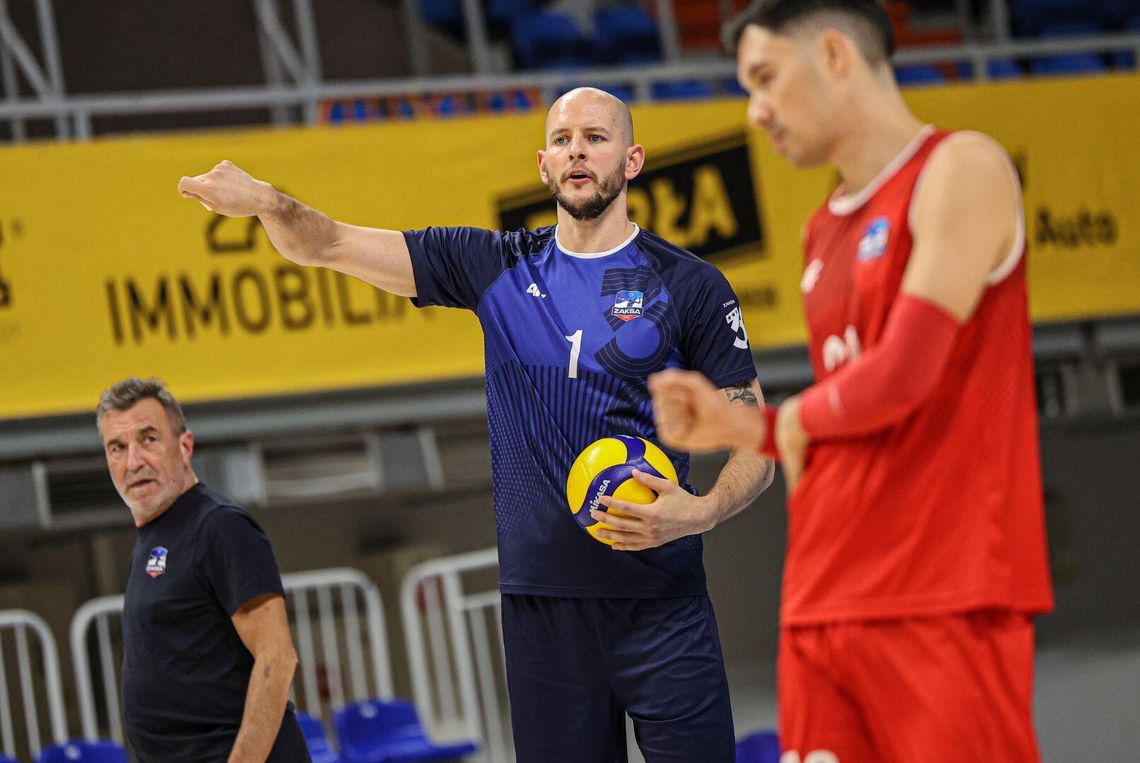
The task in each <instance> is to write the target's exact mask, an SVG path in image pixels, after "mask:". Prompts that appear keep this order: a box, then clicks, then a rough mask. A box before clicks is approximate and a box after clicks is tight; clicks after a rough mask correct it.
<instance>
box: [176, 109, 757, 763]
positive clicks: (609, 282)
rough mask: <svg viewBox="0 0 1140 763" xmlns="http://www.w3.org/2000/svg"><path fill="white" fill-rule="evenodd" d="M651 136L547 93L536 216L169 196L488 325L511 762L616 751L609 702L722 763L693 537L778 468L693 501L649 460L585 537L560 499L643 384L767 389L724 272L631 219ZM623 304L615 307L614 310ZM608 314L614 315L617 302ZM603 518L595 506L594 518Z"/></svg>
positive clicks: (680, 458)
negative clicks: (465, 216)
mask: <svg viewBox="0 0 1140 763" xmlns="http://www.w3.org/2000/svg"><path fill="white" fill-rule="evenodd" d="M644 161H645V151H644V150H643V148H642V147H641V146H639V145H637V144H636V143H634V141H633V123H632V119H631V117H630V113H629V110H628V109H627V108H626V106H625V104H623V103H622V102H621V101H619V100H617V99H616V98H614V97H613V96H611V95H609V94H607V93H604V92H602V91H599V90H594V89H590V88H582V89H578V90H573V91H571V92H569V93H567V94H565V95H563V96H562V97H561V98H559V99H558V101H557V102H555V104H554V105H553V106H552V107H551V109H550V113H549V115H548V117H547V120H546V134H545V136H544V147H543V148H542V149H540V150H539V151H538V171H539V177H540V178H541V179H542V182H543V183H545V184H547V185H548V186H549V187H550V192H551V194H552V195H553V197H554V199H555V201H556V202H557V205H558V224H557V225H555V226H551V227H547V228H540V229H538V230H534V231H528V230H518V231H511V232H498V231H488V230H481V229H477V228H427V229H425V230H412V231H404V232H399V231H393V230H380V229H376V228H363V227H359V226H355V225H347V224H345V223H339V222H335V221H333V220H331V219H329V218H328V217H326V216H324V215H323V214H321V213H320V212H317V211H316V210H313V209H311V208H309V207H307V206H305V205H304V204H302V203H300V202H299V201H296V200H295V199H291V198H289V197H287V196H285V195H283V194H281V193H280V192H278V191H276V190H274V189H273V187H272V186H270V185H269V184H267V183H264V182H261V181H259V180H255V179H254V178H252V177H250V176H249V175H247V174H246V173H245V172H243V171H242V170H240V169H238V168H237V167H235V166H234V165H233V164H230V163H229V162H222V163H221V164H219V165H218V166H217V167H215V168H214V169H212V170H210V171H209V172H208V173H206V174H204V175H199V176H198V177H194V178H190V177H185V178H182V180H181V182H180V183H179V186H178V188H179V191H180V192H181V194H182V195H183V196H185V197H186V198H190V199H197V200H198V201H200V202H202V203H203V204H206V205H207V206H208V207H210V208H211V209H214V210H216V211H217V212H219V213H221V214H223V215H229V216H245V215H257V216H258V217H259V218H260V220H261V222H262V224H263V225H264V226H265V230H266V231H267V232H268V234H269V237H270V239H271V240H272V242H273V244H274V246H275V247H276V248H277V250H278V251H279V252H280V253H281V255H282V256H284V257H285V258H287V259H289V260H291V261H293V262H296V263H298V264H301V265H313V266H321V267H327V268H332V269H334V270H338V271H340V272H342V273H347V274H349V275H352V276H355V277H357V278H360V279H362V280H364V281H367V282H368V283H371V284H373V285H375V286H376V287H378V288H380V289H384V290H386V291H389V292H392V293H393V294H397V295H402V296H406V297H411V298H412V300H413V303H414V304H415V305H417V306H427V305H443V306H448V307H462V308H467V309H469V310H473V311H474V312H475V314H476V315H477V316H478V317H479V320H480V323H481V324H482V326H483V333H484V338H485V351H486V384H487V414H488V418H489V421H490V437H491V469H492V478H493V479H492V482H493V490H494V507H495V520H496V523H497V526H498V546H499V563H500V587H501V590H502V605H503V634H504V638H505V643H506V660H507V679H508V687H509V690H510V699H511V717H512V722H513V728H514V739H515V749H516V754H517V756H518V760H520V761H534V762H535V763H538V762H540V761H541V763H551V762H552V761H567V763H570V762H571V761H572V762H573V763H593V762H596V763H603V762H608V761H619V760H625V755H626V753H625V750H626V740H625V723H624V718H623V714H624V713H628V714H629V715H630V716H631V717H632V719H633V722H634V727H635V730H636V735H637V741H638V744H639V745H640V747H641V750H642V752H643V753H644V755H645V757H646V759H647V760H649V761H730V760H732V759H733V755H734V743H733V726H732V716H731V711H730V707H729V697H728V686H727V683H726V680H725V672H724V665H723V660H722V656H721V649H720V642H719V638H718V636H717V630H716V621H715V617H714V614H713V609H712V606H711V604H710V602H709V600H708V596H707V594H706V591H705V574H704V567H703V562H702V558H701V557H702V545H701V533H702V532H704V531H706V530H710V529H711V528H713V527H714V526H715V525H716V524H718V523H719V522H721V521H723V520H724V519H726V518H727V517H729V516H731V515H732V514H734V513H736V512H738V511H740V510H741V509H742V508H743V507H744V506H745V505H747V504H748V503H749V502H751V501H752V499H753V498H755V496H756V495H757V494H758V493H759V492H760V491H761V490H763V489H764V488H765V487H766V486H767V485H768V484H769V483H770V481H771V462H770V460H769V459H766V458H763V457H761V456H760V455H759V454H758V453H756V452H755V449H753V448H752V447H750V446H746V447H745V448H743V449H742V450H740V451H739V452H737V453H733V454H732V456H731V457H730V458H729V460H728V462H727V463H726V465H725V467H724V468H723V470H722V471H721V473H720V476H719V478H718V480H717V482H716V484H715V486H714V487H713V488H712V489H711V490H710V491H709V493H708V494H707V495H705V496H699V497H698V496H697V495H695V491H693V490H692V489H691V488H690V487H689V486H688V484H687V482H686V481H685V476H686V474H687V471H688V465H689V460H688V456H687V454H685V453H682V452H679V451H675V450H671V451H668V455H669V457H670V458H671V460H672V461H673V463H674V465H675V466H676V469H677V473H678V475H680V478H681V484H680V486H678V485H675V484H673V483H671V482H668V481H666V480H661V479H657V478H655V477H653V476H650V475H648V474H642V473H640V472H638V473H636V476H637V479H638V480H639V481H641V482H642V483H643V484H645V485H647V486H648V487H650V488H652V489H653V490H654V491H656V492H657V493H658V498H657V500H656V501H655V502H654V503H652V504H649V505H645V506H640V505H632V504H625V503H622V502H620V501H615V500H612V499H610V498H603V499H602V502H603V503H605V504H606V505H608V506H611V507H616V508H619V509H620V510H621V511H623V512H625V513H626V514H628V515H629V516H628V517H626V518H621V519H618V518H614V517H612V516H610V517H608V518H607V519H606V522H607V524H609V525H611V526H612V527H613V529H612V530H602V531H599V535H600V536H601V537H603V538H605V539H606V540H608V541H612V543H613V545H612V547H611V546H608V545H604V544H603V543H599V542H598V541H597V540H594V539H593V538H592V537H591V536H590V535H589V534H588V533H587V532H586V531H585V529H584V528H583V527H581V526H579V524H578V523H577V522H576V521H575V519H574V517H573V515H572V514H571V512H570V511H569V509H568V508H567V503H566V497H565V486H566V476H567V473H568V471H569V469H570V466H571V464H572V463H573V461H574V459H575V457H576V456H577V454H578V453H579V452H580V451H581V450H582V449H583V448H584V447H585V446H586V445H588V444H589V443H591V442H593V441H594V440H596V439H598V438H600V437H605V436H609V435H619V434H624V435H638V436H641V437H644V438H646V439H649V440H656V439H657V432H656V429H655V428H654V424H653V419H652V409H651V406H650V399H649V391H648V388H647V386H646V382H647V377H648V375H649V374H650V373H651V372H653V371H659V370H663V369H666V368H683V369H693V370H696V371H699V372H700V373H701V374H703V375H704V376H705V377H707V378H709V379H711V380H712V383H713V384H714V385H715V387H716V388H717V389H718V390H720V391H719V392H717V394H719V395H720V396H721V397H722V398H724V400H725V401H726V404H729V403H732V404H735V405H738V406H742V407H751V408H753V409H756V407H757V401H758V400H759V399H760V388H759V386H758V384H757V382H756V371H755V368H754V366H753V363H752V355H751V352H750V350H749V349H748V343H747V336H746V335H745V333H744V328H743V326H742V325H740V324H739V323H738V322H733V321H732V320H726V318H728V317H729V316H730V314H731V313H732V312H733V311H734V310H735V309H736V307H737V301H736V296H735V295H734V294H733V292H732V289H731V288H730V287H729V285H728V283H727V282H726V281H725V279H724V277H723V276H722V275H721V274H720V273H719V272H718V271H717V270H716V269H715V268H713V267H712V266H710V265H708V264H706V263H704V262H702V261H701V260H699V259H698V258H696V257H694V256H693V255H692V254H690V253H689V252H686V251H684V250H682V249H679V248H678V247H675V246H673V245H671V244H669V243H668V242H666V241H663V240H662V239H660V238H658V237H657V236H654V235H653V234H651V233H648V232H647V231H643V230H640V229H639V228H638V227H637V226H636V225H635V224H633V223H632V222H631V221H630V220H629V217H628V214H627V210H626V187H627V183H628V182H629V181H630V180H632V179H633V178H635V177H637V175H638V173H639V172H640V171H641V168H642V165H643V163H644ZM619 302H620V303H621V305H620V311H619V310H618V309H616V308H618V303H619ZM619 313H620V317H619ZM603 517H605V515H604V514H602V513H600V512H595V513H594V514H593V515H592V517H591V518H590V519H589V520H588V521H589V522H596V521H599V520H600V519H602V518H603Z"/></svg>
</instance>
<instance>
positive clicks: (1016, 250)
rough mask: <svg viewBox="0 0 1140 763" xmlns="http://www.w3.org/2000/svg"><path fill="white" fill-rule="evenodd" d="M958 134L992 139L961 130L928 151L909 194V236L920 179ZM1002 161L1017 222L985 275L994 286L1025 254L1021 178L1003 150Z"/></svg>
mask: <svg viewBox="0 0 1140 763" xmlns="http://www.w3.org/2000/svg"><path fill="white" fill-rule="evenodd" d="M960 135H981V136H982V137H984V138H986V139H987V140H993V139H992V138H990V137H989V136H988V135H986V134H985V133H981V132H976V131H973V130H962V131H960V132H956V133H954V134H953V135H950V136H948V137H947V138H946V139H945V140H943V141H942V142H941V143H940V144H938V146H936V147H935V149H934V150H933V151H932V152H931V153H930V156H929V157H927V160H926V164H924V165H923V167H922V170H921V171H920V172H919V174H918V180H916V181H915V184H914V191H912V192H911V195H910V207H909V208H908V209H907V215H906V220H907V227H909V228H910V235H911V238H913V237H914V225H915V223H914V216H915V200H916V199H918V193H919V189H921V188H922V181H923V180H924V179H925V178H926V170H927V168H928V167H930V162H931V160H932V159H934V155H935V154H937V153H938V152H939V151H941V150H942V147H943V146H945V145H947V144H948V143H950V141H952V140H955V139H956V138H957V137H958V136H960ZM1002 162H1003V163H1004V164H1005V166H1006V169H1007V170H1008V171H1009V176H1010V179H1011V180H1013V193H1014V195H1015V198H1014V205H1013V206H1014V209H1015V210H1016V214H1017V222H1016V228H1015V230H1014V233H1013V246H1012V247H1011V248H1010V250H1009V252H1008V253H1007V254H1006V255H1005V257H1003V258H1002V261H1001V262H999V263H998V264H997V266H996V267H995V268H994V269H993V270H991V271H990V274H989V275H988V276H986V286H995V285H997V284H999V283H1001V282H1002V281H1004V280H1005V279H1006V278H1008V277H1009V274H1010V273H1012V272H1013V271H1014V269H1015V268H1016V267H1017V264H1018V263H1019V262H1021V257H1022V255H1024V254H1025V208H1024V207H1023V206H1022V200H1021V179H1020V178H1019V177H1018V176H1017V169H1016V168H1015V167H1014V166H1013V162H1012V161H1011V160H1010V158H1009V156H1007V155H1006V154H1005V152H1004V151H1003V152H1002Z"/></svg>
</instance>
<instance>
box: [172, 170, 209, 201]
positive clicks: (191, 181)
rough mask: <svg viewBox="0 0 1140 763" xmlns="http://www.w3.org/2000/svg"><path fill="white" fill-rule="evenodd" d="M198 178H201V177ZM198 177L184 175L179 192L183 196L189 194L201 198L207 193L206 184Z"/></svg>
mask: <svg viewBox="0 0 1140 763" xmlns="http://www.w3.org/2000/svg"><path fill="white" fill-rule="evenodd" d="M198 177H201V175H199V176H198ZM198 177H189V176H188V175H183V176H182V179H181V180H179V181H178V192H179V193H180V194H182V195H183V196H187V194H190V195H193V196H200V195H201V194H203V193H205V192H206V184H205V183H203V182H202V181H201V180H199V179H198Z"/></svg>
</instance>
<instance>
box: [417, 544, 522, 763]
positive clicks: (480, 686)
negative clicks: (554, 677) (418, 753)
mask: <svg viewBox="0 0 1140 763" xmlns="http://www.w3.org/2000/svg"><path fill="white" fill-rule="evenodd" d="M498 567H499V556H498V552H497V551H496V550H495V549H493V548H489V549H485V550H483V551H475V552H472V553H468V554H460V555H457V556H451V557H447V558H444V559H434V560H432V561H428V562H424V563H422V564H418V565H416V566H415V567H413V568H412V569H411V570H410V571H409V572H408V574H407V575H406V576H405V577H404V580H403V582H402V583H401V585H400V613H401V619H402V620H403V623H404V636H405V642H406V649H407V651H408V665H409V668H410V670H411V678H412V697H413V699H414V701H415V705H416V708H417V709H418V710H419V713H420V717H421V719H422V720H423V723H424V725H425V727H427V729H428V730H429V732H430V733H431V734H432V735H433V736H436V737H438V738H442V739H451V738H456V737H465V738H468V739H474V740H476V741H478V742H480V743H481V746H482V748H483V750H484V754H485V756H486V759H487V760H489V761H495V762H497V761H513V760H514V749H513V744H512V741H511V734H510V713H509V706H508V700H507V688H506V669H505V666H504V654H503V631H502V626H501V619H502V604H501V600H500V597H499V591H498V585H497V581H496V580H495V579H494V578H491V580H490V585H487V581H486V580H476V581H473V580H472V578H478V577H480V573H482V577H483V578H486V577H488V575H487V574H486V573H488V572H493V571H497V570H498ZM494 577H497V575H496V576H494ZM465 583H466V586H465ZM468 588H470V589H472V590H467V589H468ZM429 654H430V659H429ZM457 699H458V704H457V702H456V700H457Z"/></svg>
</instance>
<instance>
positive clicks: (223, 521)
mask: <svg viewBox="0 0 1140 763" xmlns="http://www.w3.org/2000/svg"><path fill="white" fill-rule="evenodd" d="M191 491H192V495H190V496H188V497H190V498H192V506H193V508H192V510H193V511H194V513H195V514H196V515H197V522H196V524H197V526H198V529H199V531H201V529H202V528H204V527H207V526H210V527H215V526H218V525H230V524H238V525H242V524H248V523H252V524H253V525H254V526H257V527H260V525H258V524H257V520H256V519H254V517H253V515H252V514H250V513H249V512H248V511H246V510H245V508H243V507H242V506H241V505H239V504H238V503H237V502H236V501H234V500H232V499H230V498H228V497H226V496H225V495H223V494H222V493H219V492H218V491H217V490H214V489H213V488H211V487H209V486H208V485H204V484H202V483H201V482H199V483H198V484H197V485H195V486H194V487H192V488H191Z"/></svg>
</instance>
